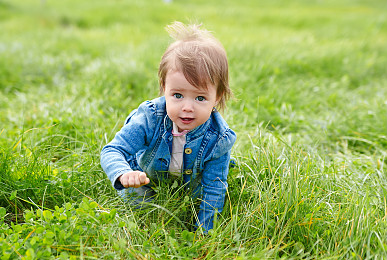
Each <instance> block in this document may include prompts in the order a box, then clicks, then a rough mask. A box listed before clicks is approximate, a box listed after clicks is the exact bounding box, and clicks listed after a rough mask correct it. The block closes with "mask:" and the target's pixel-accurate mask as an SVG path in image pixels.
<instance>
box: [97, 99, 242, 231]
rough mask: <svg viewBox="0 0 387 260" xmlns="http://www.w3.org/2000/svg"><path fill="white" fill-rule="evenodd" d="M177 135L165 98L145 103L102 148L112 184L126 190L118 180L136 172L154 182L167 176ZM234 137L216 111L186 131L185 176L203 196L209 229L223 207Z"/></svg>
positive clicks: (202, 220)
mask: <svg viewBox="0 0 387 260" xmlns="http://www.w3.org/2000/svg"><path fill="white" fill-rule="evenodd" d="M172 139H173V136H172V121H171V120H170V119H169V117H168V115H167V111H166V106H165V97H159V98H156V99H154V100H152V101H145V102H143V103H142V104H141V105H140V106H139V107H138V109H136V110H134V111H132V112H131V113H130V115H129V116H128V118H127V119H126V121H125V125H124V126H123V127H122V129H121V130H120V131H119V132H118V133H117V134H116V136H115V137H114V139H113V140H112V141H111V142H110V143H109V144H107V145H106V146H105V147H104V148H103V149H102V152H101V165H102V168H103V169H104V171H105V172H106V174H107V176H108V178H109V179H110V181H111V182H112V184H113V187H114V188H115V189H117V190H122V189H124V187H123V186H122V185H121V183H120V181H119V180H118V178H119V177H120V176H121V175H122V174H124V173H126V172H129V171H133V170H138V171H143V172H145V173H146V174H147V176H148V177H149V178H150V179H151V181H152V180H158V181H160V180H163V179H164V178H167V177H168V169H169V162H170V160H171V150H172ZM235 140H236V135H235V133H234V131H232V130H231V129H230V128H229V127H228V125H227V123H226V122H225V121H224V119H223V118H222V116H221V115H220V114H219V112H217V111H214V112H212V113H211V116H210V118H209V119H208V120H207V121H206V122H205V123H204V124H202V125H200V126H198V127H196V128H195V129H193V130H191V131H189V132H188V133H187V135H186V144H185V146H184V156H183V174H182V179H183V183H184V184H185V185H186V187H188V188H191V189H193V190H194V192H193V194H196V195H198V196H200V198H201V199H202V200H201V203H200V210H199V215H198V221H197V223H196V225H198V226H203V227H204V229H205V230H207V231H208V230H210V229H212V228H213V219H214V215H215V212H219V213H220V212H221V211H222V210H223V205H224V200H225V194H226V190H227V187H228V184H227V175H228V168H229V161H230V154H231V148H232V146H233V144H234V143H235Z"/></svg>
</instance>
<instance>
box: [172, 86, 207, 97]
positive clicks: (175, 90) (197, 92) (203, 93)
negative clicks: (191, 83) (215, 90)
mask: <svg viewBox="0 0 387 260" xmlns="http://www.w3.org/2000/svg"><path fill="white" fill-rule="evenodd" d="M183 90H185V89H184V88H179V87H175V88H171V90H170V91H171V92H182V91H183ZM195 93H196V94H197V95H203V96H205V95H208V91H203V90H200V89H197V90H195Z"/></svg>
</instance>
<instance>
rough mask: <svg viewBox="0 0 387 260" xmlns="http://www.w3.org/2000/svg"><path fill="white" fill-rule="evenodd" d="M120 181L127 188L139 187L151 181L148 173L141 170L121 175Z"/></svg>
mask: <svg viewBox="0 0 387 260" xmlns="http://www.w3.org/2000/svg"><path fill="white" fill-rule="evenodd" d="M119 181H120V182H121V184H122V186H124V187H125V188H128V187H132V188H139V187H141V186H144V185H146V184H148V183H149V182H150V180H149V178H147V177H146V173H145V172H140V171H133V172H127V173H124V174H123V175H121V176H120V178H119Z"/></svg>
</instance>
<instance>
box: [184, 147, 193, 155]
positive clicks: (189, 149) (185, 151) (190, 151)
mask: <svg viewBox="0 0 387 260" xmlns="http://www.w3.org/2000/svg"><path fill="white" fill-rule="evenodd" d="M184 153H186V154H191V153H192V149H191V148H185V149H184Z"/></svg>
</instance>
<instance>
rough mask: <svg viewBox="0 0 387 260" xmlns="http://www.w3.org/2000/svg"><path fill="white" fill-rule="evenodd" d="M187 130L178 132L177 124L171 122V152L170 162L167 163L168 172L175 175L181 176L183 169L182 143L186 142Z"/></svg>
mask: <svg viewBox="0 0 387 260" xmlns="http://www.w3.org/2000/svg"><path fill="white" fill-rule="evenodd" d="M187 132H188V131H187V130H185V131H183V132H180V133H179V129H178V128H177V125H176V124H175V123H173V131H172V135H173V140H172V154H171V163H170V164H169V173H170V174H172V175H175V176H181V173H182V171H183V154H184V145H185V143H186V140H185V135H186V134H187Z"/></svg>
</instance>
